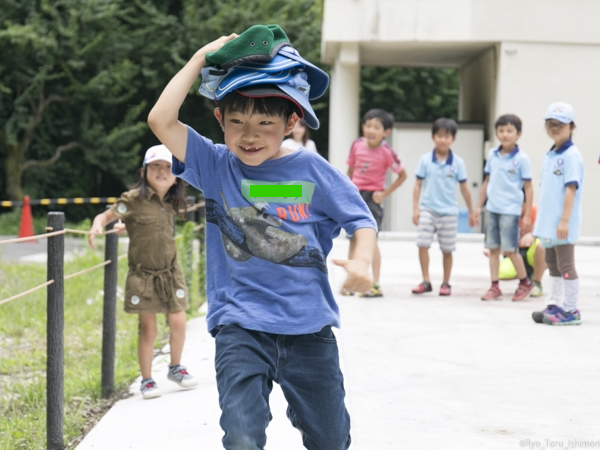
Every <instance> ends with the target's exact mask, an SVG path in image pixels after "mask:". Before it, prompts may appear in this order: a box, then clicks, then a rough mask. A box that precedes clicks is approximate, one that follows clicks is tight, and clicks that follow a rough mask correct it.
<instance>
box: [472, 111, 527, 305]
mask: <svg viewBox="0 0 600 450" xmlns="http://www.w3.org/2000/svg"><path fill="white" fill-rule="evenodd" d="M495 126H496V137H497V138H498V140H499V141H500V146H499V147H498V148H497V149H493V150H490V153H489V154H488V158H487V161H486V163H485V168H484V174H485V178H484V180H483V184H482V186H481V193H480V195H479V201H478V203H477V209H476V211H475V218H476V220H477V221H479V216H480V215H481V208H482V207H483V204H484V203H485V200H486V198H487V204H486V209H487V222H486V223H487V226H486V233H485V248H487V249H489V251H490V255H489V261H490V275H491V279H492V285H491V287H490V288H489V290H488V291H487V292H486V293H485V295H484V296H483V297H481V300H484V301H486V300H500V299H501V298H502V291H501V290H500V286H499V281H498V268H499V266H500V253H504V255H505V256H507V257H508V258H510V260H511V261H512V263H513V265H514V267H515V269H516V271H517V277H518V278H519V280H520V281H519V286H518V288H517V290H516V292H515V294H514V295H513V298H512V299H513V301H515V302H516V301H521V300H525V299H526V298H527V297H529V295H530V294H531V291H532V290H533V287H534V286H533V283H532V282H531V279H530V278H529V277H528V276H527V271H526V269H525V263H524V262H523V258H522V257H521V255H520V254H519V232H520V231H519V220H521V232H522V233H523V234H527V233H529V232H530V231H531V203H532V199H533V187H532V186H531V162H530V161H529V156H527V155H526V154H525V153H523V152H522V151H521V150H520V149H519V146H518V145H517V141H518V139H519V138H520V137H521V130H522V124H521V119H519V118H518V117H517V116H515V115H514V114H505V115H503V116H500V117H499V118H498V120H496V125H495ZM523 197H524V198H523ZM523 202H524V203H525V206H524V209H525V211H524V213H523V218H522V219H521V210H522V209H523Z"/></svg>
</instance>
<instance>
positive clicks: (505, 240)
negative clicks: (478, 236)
mask: <svg viewBox="0 0 600 450" xmlns="http://www.w3.org/2000/svg"><path fill="white" fill-rule="evenodd" d="M487 214H488V220H487V227H486V232H485V248H489V249H492V250H493V249H497V248H499V249H500V250H501V251H503V252H508V253H512V252H516V251H517V250H518V249H519V220H520V217H519V216H513V215H510V214H496V213H493V212H490V211H488V212H487Z"/></svg>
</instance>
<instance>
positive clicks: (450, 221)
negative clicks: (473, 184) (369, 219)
mask: <svg viewBox="0 0 600 450" xmlns="http://www.w3.org/2000/svg"><path fill="white" fill-rule="evenodd" d="M431 131H432V139H433V142H434V143H435V148H434V149H433V151H432V152H430V153H426V154H424V155H423V156H421V159H420V160H419V165H418V166H417V173H416V175H417V181H416V182H415V188H414V191H413V222H414V224H415V225H417V227H418V228H417V247H419V262H420V264H421V272H422V274H423V281H422V282H421V284H419V285H418V286H417V287H416V288H414V289H413V290H412V293H413V294H422V293H424V292H431V291H432V290H433V289H432V287H431V279H430V278H429V247H430V246H431V242H432V241H433V235H434V233H437V237H438V241H439V243H440V249H441V250H442V254H443V264H444V280H443V282H442V286H441V287H440V295H445V296H447V295H450V294H451V293H452V292H451V287H450V284H449V283H450V273H451V272H452V252H453V251H454V250H455V248H456V228H457V224H458V203H457V202H456V184H457V183H458V184H459V185H460V192H461V194H462V196H463V198H464V199H465V202H466V204H467V208H469V225H470V226H474V225H475V216H474V213H473V207H472V204H471V193H470V192H469V188H468V187H467V169H466V167H465V163H464V161H463V160H462V158H461V157H460V156H458V155H456V154H455V153H453V152H452V150H451V149H450V146H451V145H452V143H453V142H454V140H455V139H456V132H457V131H458V125H457V124H456V122H455V121H454V120H452V119H446V118H441V119H438V120H436V121H435V122H434V123H433V127H432V130H431ZM421 191H422V192H421Z"/></svg>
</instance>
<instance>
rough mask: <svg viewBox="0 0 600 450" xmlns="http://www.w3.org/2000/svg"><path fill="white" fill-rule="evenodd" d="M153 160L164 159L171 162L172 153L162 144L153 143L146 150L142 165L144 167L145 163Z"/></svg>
mask: <svg viewBox="0 0 600 450" xmlns="http://www.w3.org/2000/svg"><path fill="white" fill-rule="evenodd" d="M154 161H166V162H168V163H171V164H172V163H173V155H172V154H171V152H170V151H169V149H167V147H165V146H164V145H162V144H161V145H155V146H153V147H150V148H149V149H148V150H147V151H146V156H144V167H146V164H150V163H151V162H154Z"/></svg>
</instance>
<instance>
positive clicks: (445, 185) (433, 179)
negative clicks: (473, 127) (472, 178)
mask: <svg viewBox="0 0 600 450" xmlns="http://www.w3.org/2000/svg"><path fill="white" fill-rule="evenodd" d="M416 175H417V178H418V179H419V180H423V187H422V190H421V199H420V203H419V205H420V207H421V208H427V209H430V210H432V211H433V212H435V213H438V214H441V215H457V214H458V203H457V201H456V185H457V183H464V182H465V181H467V169H466V167H465V162H464V161H463V160H462V158H461V157H460V156H458V155H456V154H454V153H452V151H450V153H449V154H448V158H446V161H441V162H440V161H438V159H437V157H436V156H435V149H434V150H433V152H431V153H425V154H424V155H423V156H421V159H420V160H419V165H418V166H417V173H416Z"/></svg>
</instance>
